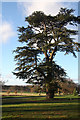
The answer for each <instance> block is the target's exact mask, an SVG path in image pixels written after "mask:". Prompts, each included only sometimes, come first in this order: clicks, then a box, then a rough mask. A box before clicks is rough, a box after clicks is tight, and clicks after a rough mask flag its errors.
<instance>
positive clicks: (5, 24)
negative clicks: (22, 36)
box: [0, 0, 78, 85]
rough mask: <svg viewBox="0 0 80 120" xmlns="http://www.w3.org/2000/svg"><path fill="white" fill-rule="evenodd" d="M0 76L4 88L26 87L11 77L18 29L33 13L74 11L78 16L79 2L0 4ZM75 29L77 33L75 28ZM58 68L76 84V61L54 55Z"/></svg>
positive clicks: (32, 1)
mask: <svg viewBox="0 0 80 120" xmlns="http://www.w3.org/2000/svg"><path fill="white" fill-rule="evenodd" d="M54 1H55V0H54ZM0 6H1V8H0V21H1V22H2V23H1V22H0V23H1V24H0V33H1V39H0V58H1V59H0V74H1V79H2V80H3V81H5V82H6V83H5V84H6V85H26V84H25V81H22V80H19V79H16V77H15V76H14V75H13V74H12V72H13V71H14V69H15V64H16V62H15V61H14V56H15V55H14V54H13V50H15V49H16V47H19V46H20V45H21V44H20V43H19V42H18V32H17V28H18V27H21V26H26V25H27V23H26V22H25V17H27V16H28V15H30V14H31V13H32V12H34V11H43V12H44V13H45V14H51V15H56V14H57V13H58V11H59V9H60V8H61V7H67V8H73V9H74V10H75V12H74V14H75V15H78V2H53V1H51V2H48V0H46V1H45V0H40V1H38V2H35V0H30V2H20V1H18V2H10V1H9V2H5V1H3V2H1V4H0ZM76 29H78V28H77V27H76ZM76 40H78V37H77V36H76ZM55 61H56V63H57V64H59V65H60V66H62V67H63V68H64V69H65V70H66V72H67V75H68V76H69V78H70V79H72V80H73V81H74V82H78V57H77V58H74V57H73V55H71V54H70V55H64V53H60V52H59V53H57V55H56V57H55Z"/></svg>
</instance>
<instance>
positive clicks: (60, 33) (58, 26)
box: [13, 8, 80, 98]
mask: <svg viewBox="0 0 80 120" xmlns="http://www.w3.org/2000/svg"><path fill="white" fill-rule="evenodd" d="M73 12H74V10H72V9H67V8H61V9H60V12H59V13H58V14H57V15H56V16H51V15H45V14H44V13H43V12H41V11H36V12H34V13H32V15H30V16H28V17H26V18H25V21H26V22H27V27H24V26H22V27H19V28H18V31H19V33H20V34H19V40H18V41H19V42H20V43H23V46H21V47H17V48H16V50H14V52H15V53H16V55H15V60H16V61H17V67H16V69H15V70H16V72H13V74H14V75H16V76H17V77H18V78H19V79H26V81H27V83H31V84H39V85H45V86H46V95H47V97H48V98H53V97H54V93H55V91H56V90H57V88H58V87H59V84H58V83H59V82H62V81H64V80H65V79H66V72H65V70H64V69H63V68H62V67H60V66H59V65H57V64H56V63H55V61H54V57H55V56H56V53H57V52H58V51H60V52H64V54H69V53H72V54H73V56H74V57H76V54H75V51H79V48H80V44H79V43H78V42H76V41H75V40H74V38H72V37H71V35H77V34H78V31H77V30H72V29H68V27H67V25H71V26H74V25H77V24H78V23H79V17H76V16H74V15H73Z"/></svg>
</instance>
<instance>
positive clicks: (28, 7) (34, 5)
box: [18, 0, 63, 16]
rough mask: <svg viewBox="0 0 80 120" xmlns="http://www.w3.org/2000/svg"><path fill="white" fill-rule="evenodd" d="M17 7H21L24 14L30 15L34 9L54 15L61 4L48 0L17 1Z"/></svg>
mask: <svg viewBox="0 0 80 120" xmlns="http://www.w3.org/2000/svg"><path fill="white" fill-rule="evenodd" d="M18 5H19V8H21V7H22V10H23V13H24V15H26V16H27V15H30V14H32V12H34V11H43V12H44V13H45V14H51V15H56V14H57V13H58V11H59V9H60V8H61V7H63V6H62V4H61V3H59V2H55V1H54V2H52V1H51V2H49V1H48V0H46V1H45V0H40V1H36V2H35V0H32V2H19V3H18Z"/></svg>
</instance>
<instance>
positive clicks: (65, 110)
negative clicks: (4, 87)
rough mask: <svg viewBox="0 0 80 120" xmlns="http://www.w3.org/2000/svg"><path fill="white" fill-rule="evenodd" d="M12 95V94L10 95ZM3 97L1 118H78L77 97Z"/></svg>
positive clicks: (79, 104)
mask: <svg viewBox="0 0 80 120" xmlns="http://www.w3.org/2000/svg"><path fill="white" fill-rule="evenodd" d="M12 97H13V96H12ZM12 97H11V98H9V96H7V97H5V98H4V99H3V110H2V111H3V114H2V120H22V119H23V120H27V119H32V118H33V119H34V120H35V119H38V120H39V119H42V120H43V119H45V120H46V119H54V120H55V119H58V120H70V119H75V120H79V119H80V118H79V110H80V101H78V100H77V98H78V96H77V97H74V96H71V99H70V96H69V95H68V96H59V97H55V99H52V100H46V98H45V96H25V97H24V98H20V97H18V98H19V99H16V96H15V97H13V99H12Z"/></svg>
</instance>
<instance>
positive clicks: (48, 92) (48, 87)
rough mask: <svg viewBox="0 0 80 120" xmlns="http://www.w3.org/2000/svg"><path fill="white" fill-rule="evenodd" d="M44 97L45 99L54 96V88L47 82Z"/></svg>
mask: <svg viewBox="0 0 80 120" xmlns="http://www.w3.org/2000/svg"><path fill="white" fill-rule="evenodd" d="M46 98H47V99H51V98H54V89H53V88H52V86H51V85H49V84H46Z"/></svg>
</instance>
